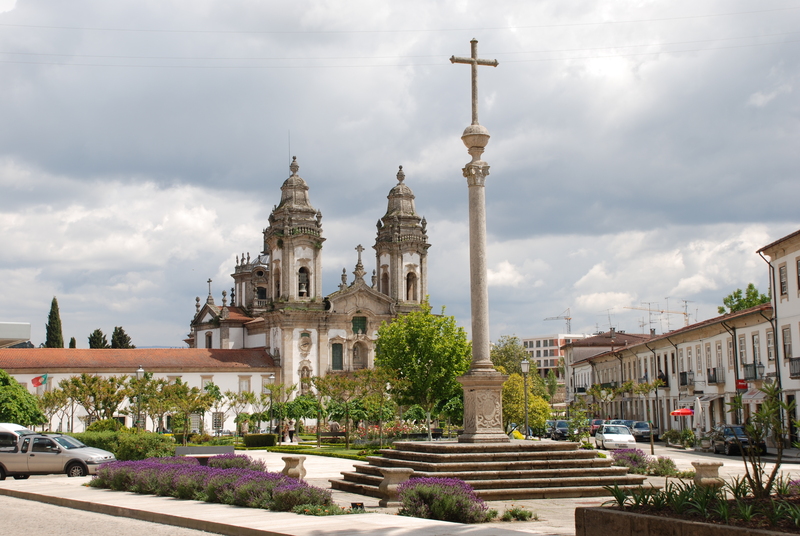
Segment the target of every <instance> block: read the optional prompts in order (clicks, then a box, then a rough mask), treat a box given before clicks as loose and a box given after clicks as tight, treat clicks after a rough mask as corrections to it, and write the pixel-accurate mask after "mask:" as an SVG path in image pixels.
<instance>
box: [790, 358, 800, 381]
mask: <svg viewBox="0 0 800 536" xmlns="http://www.w3.org/2000/svg"><path fill="white" fill-rule="evenodd" d="M789 377H790V378H800V357H790V358H789Z"/></svg>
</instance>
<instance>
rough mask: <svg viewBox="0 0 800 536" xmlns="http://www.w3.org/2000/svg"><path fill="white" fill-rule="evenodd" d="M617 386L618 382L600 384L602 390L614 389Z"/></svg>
mask: <svg viewBox="0 0 800 536" xmlns="http://www.w3.org/2000/svg"><path fill="white" fill-rule="evenodd" d="M616 386H617V382H606V383H601V384H600V389H614V388H615V387H616Z"/></svg>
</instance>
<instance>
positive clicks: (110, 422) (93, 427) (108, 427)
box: [86, 419, 125, 432]
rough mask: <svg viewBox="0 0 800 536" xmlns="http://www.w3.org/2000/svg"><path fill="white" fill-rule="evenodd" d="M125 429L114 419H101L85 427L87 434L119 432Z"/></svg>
mask: <svg viewBox="0 0 800 536" xmlns="http://www.w3.org/2000/svg"><path fill="white" fill-rule="evenodd" d="M123 428H125V427H124V426H122V424H121V423H120V422H119V421H118V420H116V419H103V420H100V421H94V422H93V423H92V424H90V425H89V426H88V427H86V431H87V432H119V431H120V430H121V429H123Z"/></svg>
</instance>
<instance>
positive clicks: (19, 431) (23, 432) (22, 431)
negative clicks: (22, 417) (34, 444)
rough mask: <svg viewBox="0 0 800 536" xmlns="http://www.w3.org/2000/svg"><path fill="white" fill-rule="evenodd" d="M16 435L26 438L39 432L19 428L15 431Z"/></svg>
mask: <svg viewBox="0 0 800 536" xmlns="http://www.w3.org/2000/svg"><path fill="white" fill-rule="evenodd" d="M14 433H15V434H17V435H18V436H26V435H31V434H36V433H38V432H34V431H33V430H28V429H27V428H18V429H16V430H14Z"/></svg>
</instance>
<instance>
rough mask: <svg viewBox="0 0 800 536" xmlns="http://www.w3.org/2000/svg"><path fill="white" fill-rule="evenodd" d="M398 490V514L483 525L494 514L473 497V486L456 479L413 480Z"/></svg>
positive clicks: (493, 511) (479, 499) (495, 512)
mask: <svg viewBox="0 0 800 536" xmlns="http://www.w3.org/2000/svg"><path fill="white" fill-rule="evenodd" d="M397 491H398V492H399V495H400V503H401V505H402V507H401V509H400V511H399V512H398V513H399V514H400V515H404V516H411V517H421V518H425V519H438V520H441V521H453V522H456V523H483V522H485V521H489V520H490V519H492V518H493V517H494V516H496V515H497V511H495V510H489V508H488V507H487V506H486V503H485V502H483V500H482V499H481V498H480V497H478V496H477V495H475V490H473V489H472V486H470V485H469V484H467V483H466V482H464V481H463V480H459V479H457V478H412V479H410V480H409V481H407V482H405V483H403V484H401V485H400V486H399V487H398V488H397Z"/></svg>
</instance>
